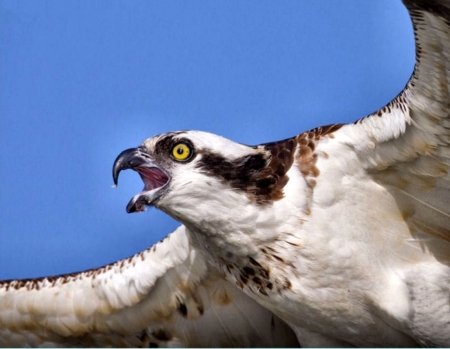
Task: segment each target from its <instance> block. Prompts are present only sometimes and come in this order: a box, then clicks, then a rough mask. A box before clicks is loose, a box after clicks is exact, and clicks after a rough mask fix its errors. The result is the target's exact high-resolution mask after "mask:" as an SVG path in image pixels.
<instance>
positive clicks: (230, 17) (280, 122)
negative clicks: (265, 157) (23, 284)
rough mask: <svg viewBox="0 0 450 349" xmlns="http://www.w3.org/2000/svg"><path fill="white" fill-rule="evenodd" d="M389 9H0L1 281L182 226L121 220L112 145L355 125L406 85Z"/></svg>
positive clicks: (279, 5)
mask: <svg viewBox="0 0 450 349" xmlns="http://www.w3.org/2000/svg"><path fill="white" fill-rule="evenodd" d="M413 63H414V47H413V36H412V28H411V24H410V20H409V17H408V15H407V12H406V10H405V9H404V8H403V5H402V4H401V2H400V1H397V0H396V1H392V0H378V1H370V2H369V1H358V0H339V1H337V0H327V1H316V0H314V1H313V0H311V1H306V0H303V1H288V0H286V1H264V0H263V1H251V0H249V1H221V2H219V1H197V0H196V1H190V2H187V1H181V0H180V1H172V0H169V1H166V0H165V1H162V0H160V1H103V0H99V1H42V0H29V1H22V0H11V1H9V0H0V279H8V278H25V277H37V276H45V275H53V274H61V273H69V272H75V271H79V270H83V269H88V268H94V267H98V266H101V265H104V264H107V263H110V262H114V261H116V260H118V259H121V258H124V257H128V256H130V255H132V254H134V253H137V252H139V251H140V250H143V249H145V248H147V247H148V246H150V245H151V244H153V243H154V242H156V241H158V240H159V239H161V238H162V237H164V236H165V235H167V234H168V233H169V232H171V231H172V230H173V229H174V228H175V227H176V226H178V223H177V222H175V221H173V220H172V219H170V218H169V217H167V216H166V215H165V214H163V213H161V212H159V211H157V210H156V209H154V208H153V209H149V210H147V211H146V212H145V213H141V214H131V215H129V214H127V213H126V212H125V206H126V204H127V203H128V201H129V199H130V198H131V197H132V196H133V195H135V194H136V193H137V192H138V191H140V190H141V188H142V187H143V184H142V182H141V180H140V178H139V176H138V175H137V174H136V173H134V172H132V171H126V172H124V173H122V174H121V178H120V183H119V187H118V188H116V189H112V188H111V185H112V178H111V167H112V164H113V161H114V159H115V157H116V156H117V155H118V154H119V153H120V152H121V151H122V150H124V149H126V148H129V147H133V146H136V145H138V144H139V143H140V142H141V141H142V140H143V139H145V138H147V137H150V136H152V135H154V134H157V133H161V132H166V131H173V130H182V129H199V130H204V131H209V132H213V133H217V134H220V135H222V136H225V137H227V138H230V139H233V140H235V141H237V142H241V143H247V144H258V143H263V142H269V141H275V140H279V139H283V138H287V137H290V136H293V135H295V134H298V133H300V132H302V131H305V130H308V129H311V128H314V127H316V126H320V125H324V124H330V123H337V122H350V121H354V120H356V119H358V118H360V117H362V116H364V115H366V114H368V113H371V112H373V111H374V110H376V109H378V108H379V107H382V106H383V105H384V104H386V103H387V102H388V101H389V100H390V99H392V98H393V97H394V96H395V95H396V94H397V93H398V92H400V90H401V89H402V88H403V87H404V85H405V84H406V82H407V80H408V78H409V76H410V74H411V72H412V69H413Z"/></svg>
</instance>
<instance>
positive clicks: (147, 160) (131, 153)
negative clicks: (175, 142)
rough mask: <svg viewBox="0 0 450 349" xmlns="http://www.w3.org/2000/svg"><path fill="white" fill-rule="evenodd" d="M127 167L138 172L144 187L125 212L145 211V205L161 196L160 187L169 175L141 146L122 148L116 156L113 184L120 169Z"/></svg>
mask: <svg viewBox="0 0 450 349" xmlns="http://www.w3.org/2000/svg"><path fill="white" fill-rule="evenodd" d="M127 169H131V170H134V171H136V172H138V173H139V175H140V176H141V178H142V181H143V182H144V189H143V190H142V191H141V192H140V193H139V194H136V195H135V196H134V197H133V198H132V199H131V200H130V202H129V203H128V205H127V212H128V213H133V212H142V211H145V207H146V206H147V205H151V204H152V203H153V202H154V201H155V200H156V199H158V198H159V197H160V196H161V194H162V189H164V188H165V187H166V186H167V184H168V183H169V182H170V176H169V174H168V173H167V172H166V171H164V170H163V169H162V168H161V167H159V166H157V165H156V164H155V162H154V160H153V158H152V157H151V156H150V154H148V152H146V150H145V149H144V148H143V147H137V148H130V149H127V150H124V151H123V152H121V153H120V154H119V156H118V157H117V158H116V160H115V161H114V165H113V170H112V175H113V180H114V184H115V185H117V183H118V179H119V173H120V171H122V170H127Z"/></svg>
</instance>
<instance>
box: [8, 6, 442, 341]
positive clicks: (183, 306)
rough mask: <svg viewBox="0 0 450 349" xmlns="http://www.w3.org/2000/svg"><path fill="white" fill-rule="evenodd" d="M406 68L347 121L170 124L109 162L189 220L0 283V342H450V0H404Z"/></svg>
mask: <svg viewBox="0 0 450 349" xmlns="http://www.w3.org/2000/svg"><path fill="white" fill-rule="evenodd" d="M404 3H405V5H406V7H407V8H408V11H409V13H410V15H411V18H412V21H413V26H414V33H415V40H416V52H417V59H416V66H415V70H414V73H413V75H412V77H411V79H410V81H409V82H408V84H407V86H406V87H405V89H404V90H403V91H402V92H401V93H400V94H399V95H398V96H397V97H396V98H395V99H394V100H392V101H391V102H390V103H389V104H388V105H386V106H385V107H383V108H382V109H380V110H379V111H377V112H375V113H373V114H371V115H369V116H367V117H365V118H363V119H361V120H359V121H357V122H355V123H354V124H345V125H344V124H343V125H331V126H325V127H319V128H316V129H314V130H311V131H308V132H305V133H302V134H299V135H297V136H295V137H293V138H290V139H286V140H283V141H280V142H274V143H267V144H261V145H258V146H246V145H243V144H237V143H235V142H232V141H230V140H227V139H224V138H222V137H219V136H216V135H212V134H209V133H205V132H198V131H182V132H171V133H166V134H162V135H157V136H154V137H152V138H149V139H147V140H145V141H144V142H143V143H142V144H141V145H140V146H138V147H137V148H132V149H128V150H125V151H124V152H122V153H121V154H120V155H119V156H118V157H117V159H116V161H115V163H114V166H113V177H114V182H115V183H116V184H117V180H118V176H119V173H120V171H122V170H124V169H132V170H135V171H137V172H138V173H139V175H140V177H141V178H142V180H143V182H144V184H145V186H144V189H143V191H142V192H141V193H139V194H137V195H136V196H134V197H133V198H132V199H131V201H130V203H129V204H128V206H127V211H128V212H139V211H143V210H145V208H146V206H149V205H150V206H155V207H157V208H159V209H161V210H163V211H164V212H166V213H168V214H169V215H171V216H172V217H174V218H175V219H177V220H179V221H180V222H182V223H183V225H182V226H181V227H179V228H178V229H177V230H176V231H175V232H173V233H172V234H170V235H169V236H167V237H166V238H165V239H164V240H162V241H161V242H159V243H157V244H156V245H154V246H153V247H151V248H149V249H147V250H145V251H143V252H141V253H139V254H137V255H135V256H133V257H131V258H128V259H125V260H122V261H119V262H116V263H114V264H111V265H108V266H105V267H103V268H99V269H95V270H90V271H85V272H82V273H78V274H71V275H64V276H59V277H47V278H41V279H32V280H14V281H4V282H2V283H0V309H1V311H0V345H2V346H50V345H52V346H55V345H56V346H63V345H67V346H215V347H217V346H297V345H299V344H300V345H302V346H310V347H314V346H333V347H334V346H365V347H370V346H391V347H394V346H395V347H397V346H408V347H412V346H450V267H449V264H450V174H449V167H450V147H449V145H450V92H449V88H450V2H449V1H448V0H441V1H422V0H404Z"/></svg>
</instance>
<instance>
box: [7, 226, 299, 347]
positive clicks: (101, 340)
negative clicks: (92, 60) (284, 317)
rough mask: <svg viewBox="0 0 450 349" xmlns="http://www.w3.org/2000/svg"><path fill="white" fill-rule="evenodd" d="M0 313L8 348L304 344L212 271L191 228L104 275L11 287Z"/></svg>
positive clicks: (103, 270) (20, 282) (85, 274)
mask: <svg viewBox="0 0 450 349" xmlns="http://www.w3.org/2000/svg"><path fill="white" fill-rule="evenodd" d="M0 309H1V312H0V346H1V347H5V346H38V347H47V346H68V347H74V346H84V347H86V346H93V347H95V346H101V347H109V346H114V347H141V346H143V347H150V346H153V347H167V346H175V347H180V346H194V347H198V346H206V347H214V346H215V347H230V346H231V347H233V346H296V345H297V341H296V338H295V335H294V334H293V332H292V330H291V329H290V328H289V327H288V326H287V325H286V324H285V323H284V322H282V321H281V320H280V319H278V318H277V317H276V316H274V315H273V314H272V313H271V312H269V311H268V310H266V309H264V308H263V307H261V306H260V305H258V304H257V303H256V302H255V301H254V300H252V299H251V298H249V297H248V296H246V295H245V294H244V293H242V292H241V291H239V290H238V289H237V288H236V287H234V286H233V285H232V284H230V283H229V282H227V281H225V280H224V278H223V277H222V276H220V275H219V274H218V273H217V272H215V271H214V269H211V267H208V266H207V264H206V263H205V260H204V259H203V258H202V256H201V253H199V251H196V250H195V249H193V248H192V247H191V246H190V245H189V242H188V237H187V235H186V232H185V228H184V227H183V226H182V227H180V228H178V229H177V230H176V231H175V232H173V233H172V234H170V235H169V236H167V237H166V238H165V239H164V240H163V241H161V242H159V243H158V244H156V245H154V246H153V247H151V248H149V249H147V250H145V251H143V252H141V253H139V254H137V255H135V256H133V257H131V258H128V259H125V260H122V261H119V262H116V263H114V264H111V265H108V266H105V267H103V268H99V269H95V270H91V271H86V272H82V273H78V274H71V275H64V276H60V277H49V278H41V279H31V280H16V281H3V282H1V283H0ZM205 333H207V335H205Z"/></svg>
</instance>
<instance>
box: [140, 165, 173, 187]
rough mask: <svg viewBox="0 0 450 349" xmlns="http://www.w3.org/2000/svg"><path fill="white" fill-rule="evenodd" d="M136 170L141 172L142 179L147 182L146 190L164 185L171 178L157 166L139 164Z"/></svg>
mask: <svg viewBox="0 0 450 349" xmlns="http://www.w3.org/2000/svg"><path fill="white" fill-rule="evenodd" d="M135 170H136V171H138V172H139V174H140V176H141V178H142V181H143V182H144V184H145V188H144V190H152V189H155V188H159V187H162V186H163V185H164V184H166V183H167V181H168V180H169V178H168V177H167V175H166V174H165V173H164V172H163V171H161V170H160V169H159V168H157V167H143V166H142V167H141V166H139V167H137V168H135Z"/></svg>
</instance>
